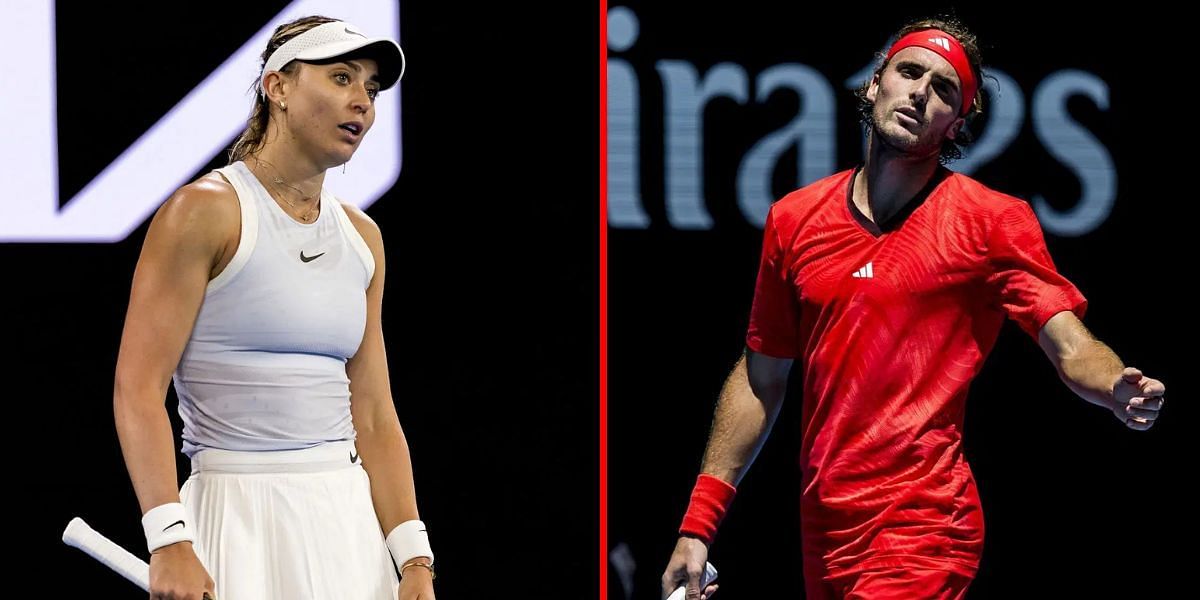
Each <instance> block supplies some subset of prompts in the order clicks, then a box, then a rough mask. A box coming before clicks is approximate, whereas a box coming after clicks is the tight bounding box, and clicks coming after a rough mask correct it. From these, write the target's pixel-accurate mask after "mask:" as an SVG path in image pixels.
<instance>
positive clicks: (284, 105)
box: [279, 100, 287, 110]
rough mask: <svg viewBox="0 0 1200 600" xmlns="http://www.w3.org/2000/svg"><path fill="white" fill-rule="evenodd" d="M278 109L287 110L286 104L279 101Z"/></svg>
mask: <svg viewBox="0 0 1200 600" xmlns="http://www.w3.org/2000/svg"><path fill="white" fill-rule="evenodd" d="M279 109H280V110H287V103H286V102H284V101H283V100H280V101H279Z"/></svg>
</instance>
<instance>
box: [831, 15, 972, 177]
mask: <svg viewBox="0 0 1200 600" xmlns="http://www.w3.org/2000/svg"><path fill="white" fill-rule="evenodd" d="M923 29H940V30H941V31H944V32H946V33H948V34H950V35H952V36H954V39H956V40H958V43H959V44H962V47H963V50H964V51H966V53H967V60H968V62H970V64H971V72H972V73H974V74H975V80H976V81H978V82H980V85H979V89H978V90H976V92H975V97H974V98H972V99H971V108H970V110H969V111H968V112H967V114H966V115H965V118H966V124H965V125H964V126H963V128H962V130H960V131H959V132H958V135H957V136H955V139H953V140H946V141H945V142H943V143H942V149H941V152H940V153H939V155H938V160H939V162H941V163H942V164H943V165H944V164H947V163H949V162H952V161H955V160H958V159H960V158H962V153H963V149H964V148H966V147H967V146H969V145H970V144H971V143H972V142H974V141H975V135H974V134H973V133H972V132H971V130H970V126H971V124H972V123H973V122H974V121H975V120H976V118H977V117H979V115H981V114H983V77H982V75H983V58H982V56H981V55H980V52H979V42H978V40H977V39H976V37H975V34H974V33H972V32H971V31H970V30H969V29H967V26H966V25H964V24H963V23H962V21H959V20H958V18H956V17H953V16H939V17H932V18H922V19H917V20H915V21H912V22H910V23H908V24H906V25H905V26H903V27H901V28H900V30H899V31H897V32H896V33H895V35H893V36H892V37H891V40H890V41H889V42H888V45H887V47H888V48H890V47H891V45H892V44H894V43H895V41H896V40H898V39H900V38H902V37H904V36H906V35H908V34H910V33H912V32H914V31H921V30H923ZM875 59H876V60H877V61H879V66H878V67H876V68H875V71H874V73H872V74H871V77H870V78H869V79H867V82H866V83H864V84H863V85H862V87H860V88H859V89H858V90H856V91H855V92H854V96H855V97H856V98H858V117H859V120H860V121H862V124H863V126H864V127H866V128H868V130H872V129H874V128H875V123H874V111H875V103H874V102H871V101H870V100H867V88H869V87H870V86H871V82H872V81H874V79H875V78H876V77H879V76H880V75H881V74H882V73H883V70H884V69H885V68H887V66H888V61H887V55H886V54H884V53H883V52H880V53H878V54H876V56H875Z"/></svg>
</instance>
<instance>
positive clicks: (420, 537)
mask: <svg viewBox="0 0 1200 600" xmlns="http://www.w3.org/2000/svg"><path fill="white" fill-rule="evenodd" d="M387 547H388V552H391V553H392V560H394V561H396V568H400V567H401V566H403V565H404V563H405V562H407V561H408V559H410V558H414V557H417V556H428V557H429V564H430V565H433V548H430V547H429V534H428V533H426V532H425V524H424V523H422V522H421V521H417V520H412V521H405V522H403V523H401V524H399V525H397V526H396V528H395V529H393V530H392V532H391V533H389V534H387Z"/></svg>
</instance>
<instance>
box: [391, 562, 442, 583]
mask: <svg viewBox="0 0 1200 600" xmlns="http://www.w3.org/2000/svg"><path fill="white" fill-rule="evenodd" d="M409 567H424V568H426V569H429V579H430V581H432V580H434V579H437V573H436V572H434V570H433V565H431V564H429V563H427V562H420V559H411V560H409V561H408V562H406V563H404V565H403V566H401V567H400V577H401V578H402V579H403V578H404V570H405V569H407V568H409Z"/></svg>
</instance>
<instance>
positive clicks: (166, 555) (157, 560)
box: [150, 542, 217, 600]
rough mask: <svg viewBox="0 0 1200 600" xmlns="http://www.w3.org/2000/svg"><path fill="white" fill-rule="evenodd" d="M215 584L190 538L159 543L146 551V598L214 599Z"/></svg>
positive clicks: (152, 599)
mask: <svg viewBox="0 0 1200 600" xmlns="http://www.w3.org/2000/svg"><path fill="white" fill-rule="evenodd" d="M216 587H217V586H216V584H215V583H214V582H213V579H212V577H209V576H208V571H206V570H204V565H202V564H200V559H199V558H197V557H196V552H195V551H194V550H192V543H191V542H177V543H174V544H171V545H170V546H163V547H162V548H159V549H158V550H155V551H154V552H153V553H152V554H151V555H150V600H207V599H205V598H204V596H205V594H208V597H209V598H212V599H213V600H216V597H217V592H216Z"/></svg>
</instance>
